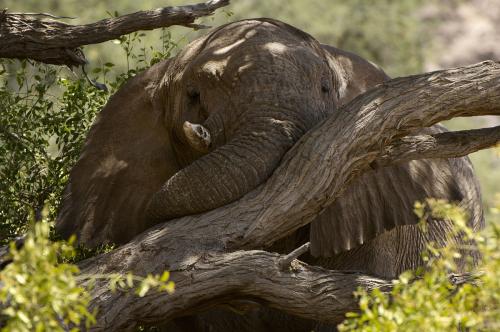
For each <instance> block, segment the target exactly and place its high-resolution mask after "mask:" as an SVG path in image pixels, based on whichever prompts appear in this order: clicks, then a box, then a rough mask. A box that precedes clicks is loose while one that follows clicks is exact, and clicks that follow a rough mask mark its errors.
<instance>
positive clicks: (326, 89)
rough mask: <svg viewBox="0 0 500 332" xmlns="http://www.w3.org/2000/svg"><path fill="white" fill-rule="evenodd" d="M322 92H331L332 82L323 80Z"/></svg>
mask: <svg viewBox="0 0 500 332" xmlns="http://www.w3.org/2000/svg"><path fill="white" fill-rule="evenodd" d="M321 92H324V93H328V92H330V84H328V82H326V81H325V80H323V82H321Z"/></svg>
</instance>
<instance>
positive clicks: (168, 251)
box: [80, 62, 500, 331]
mask: <svg viewBox="0 0 500 332" xmlns="http://www.w3.org/2000/svg"><path fill="white" fill-rule="evenodd" d="M475 115H500V64H498V63H494V62H484V63H480V64H476V65H473V66H469V67H463V68H458V69H452V70H445V71H439V72H433V73H428V74H423V75H418V76H413V77H407V78H398V79H394V80H391V81H388V82H386V83H384V84H383V85H381V86H378V87H377V88H375V89H373V90H371V91H368V92H367V93H365V94H363V95H361V96H359V97H358V98H356V99H355V100H353V101H352V102H350V103H349V104H348V105H346V106H345V107H343V108H342V109H340V110H339V111H338V112H336V113H335V115H333V116H332V117H330V118H329V119H326V120H325V121H324V122H323V123H321V124H320V125H318V126H317V127H315V128H314V129H313V130H311V131H310V132H308V133H307V134H306V135H304V137H302V139H301V140H300V141H299V142H298V143H297V144H296V145H295V146H294V148H292V149H291V150H290V151H289V152H288V153H287V154H286V155H285V157H284V158H283V160H282V162H281V164H280V166H279V167H278V168H277V169H276V170H275V172H274V173H273V175H272V176H271V178H270V179H269V180H268V181H267V182H266V183H265V184H263V185H261V186H260V187H258V188H257V189H256V190H254V191H253V192H251V193H249V194H248V195H246V196H244V197H243V198H242V199H240V200H239V201H237V202H234V203H232V204H229V205H227V206H223V207H221V208H219V209H216V210H213V211H210V212H207V213H204V214H201V215H195V216H187V217H183V218H179V219H176V220H172V221H169V222H166V223H163V224H159V225H157V226H155V227H153V228H151V229H150V230H148V231H146V232H144V233H143V234H141V235H139V236H137V237H136V238H135V239H133V240H132V241H131V242H130V243H128V244H126V245H123V246H121V247H119V248H117V249H116V250H114V251H112V252H110V253H108V254H104V255H100V256H97V257H94V258H91V259H88V260H86V261H84V262H82V263H81V264H80V268H81V271H82V273H83V274H84V275H92V274H95V273H99V274H101V273H116V272H125V271H133V272H134V273H136V274H140V275H145V274H147V273H160V272H161V271H163V270H169V271H171V276H172V279H173V281H175V282H176V284H177V290H176V293H174V295H172V296H167V295H165V294H151V295H148V296H146V297H144V298H137V297H135V296H133V295H130V294H127V293H112V292H111V291H110V290H109V288H108V287H107V285H106V284H100V283H98V284H97V285H96V286H95V288H94V290H93V293H92V294H93V300H92V306H93V307H94V308H98V309H99V315H98V317H97V320H98V323H97V325H96V326H95V327H94V329H95V330H105V331H112V330H114V331H117V330H126V329H132V328H133V327H134V326H135V325H136V324H137V323H139V322H149V323H152V322H160V321H164V320H168V319H172V318H174V317H176V316H178V315H180V314H181V313H182V314H186V313H191V312H195V311H197V310H200V309H201V308H205V307H209V306H211V305H215V304H218V303H224V302H227V301H230V299H232V298H237V297H240V298H250V299H258V300H261V301H263V302H265V303H266V304H268V305H270V306H273V307H275V308H279V309H282V310H284V311H287V312H290V313H293V314H296V315H299V316H303V317H307V318H314V319H321V320H324V321H325V320H326V321H333V320H335V318H338V315H340V314H341V313H343V312H345V311H347V310H349V309H352V308H354V307H355V306H356V304H355V300H354V298H353V297H352V296H351V294H352V291H353V290H355V288H356V287H357V286H362V287H366V288H371V287H388V286H389V284H390V281H388V280H381V279H377V278H374V277H371V276H364V275H360V274H358V273H352V272H347V271H336V272H334V271H327V270H324V269H321V268H317V267H310V266H307V265H305V264H303V263H300V262H298V261H296V260H294V261H292V262H291V268H290V269H289V270H286V271H283V270H282V268H283V261H287V260H289V257H288V258H287V257H280V256H279V255H275V254H271V253H266V252H262V251H255V250H254V249H261V248H263V247H265V246H267V245H269V244H271V243H272V242H274V241H276V240H278V239H280V238H282V237H284V236H285V235H287V234H289V233H291V232H293V231H295V230H297V229H298V228H299V227H301V226H303V225H306V224H307V223H309V222H311V221H312V220H313V219H314V218H315V217H316V216H317V214H318V213H320V212H321V210H322V209H323V208H324V207H325V206H327V205H328V204H330V203H331V202H333V201H334V199H335V198H336V197H338V196H339V194H340V193H341V192H342V190H343V188H345V187H346V186H347V185H348V184H349V182H350V181H351V180H352V179H354V178H355V177H356V176H359V175H360V174H361V173H362V172H363V171H365V170H366V169H368V168H369V167H370V165H371V164H373V162H374V161H376V160H377V159H379V158H381V160H384V156H386V155H387V153H386V147H387V146H391V145H394V144H396V142H398V141H400V139H401V138H402V137H404V136H406V135H408V134H410V133H411V132H412V131H414V130H416V129H418V128H422V127H427V126H431V125H433V124H435V123H437V122H439V121H442V120H447V119H450V118H453V117H457V116H475ZM495 132H496V130H495ZM457 135H458V134H457ZM482 136H483V135H479V138H478V139H481V137H482ZM470 139H471V140H475V138H470ZM445 142H446V144H440V145H439V148H438V149H436V153H438V152H439V153H445V154H446V156H447V157H452V156H454V153H457V155H462V153H464V151H463V149H459V148H457V147H456V146H454V145H453V140H451V141H445ZM445 145H447V146H448V147H450V149H452V150H453V151H455V152H452V153H449V152H448V150H447V149H445V148H444V146H445ZM457 145H460V142H457ZM481 147H484V145H481V144H476V145H473V144H471V146H469V148H468V149H467V152H472V151H473V150H474V149H476V148H477V149H480V148H481ZM395 151H398V150H395ZM398 153H399V152H393V153H392V154H391V157H390V158H389V159H390V160H398V158H399V159H400V158H403V157H404V158H406V159H407V158H408V154H406V151H404V150H402V151H401V152H400V155H399V154H398ZM424 157H425V158H427V156H426V155H425V153H423V154H418V153H416V154H413V155H412V158H424ZM385 160H387V158H386V159H385ZM245 249H246V250H252V251H241V250H245ZM231 251H233V252H231Z"/></svg>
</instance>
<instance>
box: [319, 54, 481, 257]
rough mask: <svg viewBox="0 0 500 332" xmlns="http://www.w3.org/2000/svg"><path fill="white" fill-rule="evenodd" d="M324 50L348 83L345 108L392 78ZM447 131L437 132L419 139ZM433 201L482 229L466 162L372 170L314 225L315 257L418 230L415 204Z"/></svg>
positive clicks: (422, 163) (437, 129)
mask: <svg viewBox="0 0 500 332" xmlns="http://www.w3.org/2000/svg"><path fill="white" fill-rule="evenodd" d="M323 47H324V49H325V50H326V51H327V52H329V53H330V61H331V65H332V68H333V71H334V72H336V73H340V75H342V78H343V79H342V81H343V84H342V87H343V90H342V89H341V91H340V92H339V96H340V98H339V99H340V103H341V104H345V103H347V102H349V101H350V100H351V99H353V98H354V97H356V96H357V95H358V94H359V93H363V92H364V91H366V90H368V89H370V88H371V87H373V86H375V85H376V84H379V83H381V82H383V81H384V80H386V79H387V78H388V76H387V75H385V73H384V72H383V71H381V70H380V69H378V68H377V67H375V66H374V65H372V64H370V63H369V62H367V61H366V60H363V59H362V58H360V57H358V56H356V55H353V54H350V53H348V52H343V51H340V50H337V49H335V48H333V47H330V46H323ZM442 131H445V129H444V128H443V127H441V126H433V127H431V128H427V129H425V130H423V131H422V132H420V133H421V134H432V133H437V132H442ZM428 197H431V198H441V199H446V200H448V201H455V202H461V203H462V204H463V205H464V207H465V208H466V209H467V210H468V211H469V212H470V213H471V223H472V226H473V227H477V226H479V225H480V224H481V223H482V211H481V207H480V203H479V202H480V201H481V199H480V191H479V186H478V183H477V180H476V179H475V177H474V174H473V171H472V165H471V163H470V161H469V160H468V159H467V158H457V159H447V160H445V159H432V160H414V161H410V162H406V163H400V164H396V165H392V166H389V167H385V168H381V169H377V170H370V171H368V172H366V173H365V174H363V175H362V176H360V177H359V178H357V179H355V180H354V181H353V182H352V183H350V184H349V185H348V187H347V188H346V190H345V191H344V192H343V193H342V194H341V196H339V197H338V198H337V199H336V200H335V201H334V202H333V203H332V205H330V206H328V207H327V208H326V209H325V210H324V211H323V212H322V214H321V215H319V216H318V218H317V219H315V220H314V221H313V222H312V223H311V226H310V241H311V253H312V255H313V256H322V257H331V256H334V255H335V254H338V253H340V252H343V251H346V250H350V249H352V248H355V247H357V246H359V245H361V244H363V243H365V242H366V241H368V240H370V239H373V238H375V237H376V236H378V235H380V234H381V233H383V232H385V231H388V230H390V229H392V228H394V227H397V226H402V225H408V224H416V223H417V222H418V218H417V216H416V215H415V214H414V212H413V207H414V204H415V202H416V201H423V200H424V199H426V198H428ZM408 241H411V239H408Z"/></svg>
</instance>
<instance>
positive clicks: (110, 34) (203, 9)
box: [0, 0, 229, 66]
mask: <svg viewBox="0 0 500 332" xmlns="http://www.w3.org/2000/svg"><path fill="white" fill-rule="evenodd" d="M228 4H229V0H211V1H207V2H205V3H198V4H195V5H187V6H179V7H164V8H158V9H154V10H147V11H139V12H136V13H132V14H127V15H123V16H119V17H114V18H108V19H104V20H101V21H98V22H94V23H90V24H84V25H70V24H66V23H63V22H58V21H54V20H50V21H48V20H45V21H41V20H39V19H37V18H34V17H33V16H40V15H43V16H49V17H53V16H51V15H48V14H19V13H8V12H7V11H6V10H4V11H3V12H0V45H2V46H1V47H0V58H17V59H33V60H36V61H40V62H45V63H50V64H57V65H68V66H79V65H82V64H85V63H86V60H85V57H84V56H83V53H82V51H81V50H80V49H79V47H80V46H83V45H89V44H97V43H102V42H104V41H107V40H112V39H116V38H118V37H120V36H122V35H125V34H129V33H132V32H135V31H139V30H153V29H157V28H164V27H169V26H172V25H182V26H186V27H191V28H197V29H199V28H205V26H202V25H198V24H195V23H194V22H195V20H196V19H197V18H199V17H203V16H208V15H211V14H213V13H214V11H215V10H216V9H218V8H221V7H224V6H227V5H228Z"/></svg>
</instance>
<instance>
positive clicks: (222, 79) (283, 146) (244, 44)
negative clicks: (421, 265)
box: [57, 19, 346, 246]
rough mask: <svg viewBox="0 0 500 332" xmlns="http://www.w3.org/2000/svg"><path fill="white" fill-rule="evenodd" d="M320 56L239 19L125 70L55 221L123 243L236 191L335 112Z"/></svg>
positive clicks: (90, 236)
mask: <svg viewBox="0 0 500 332" xmlns="http://www.w3.org/2000/svg"><path fill="white" fill-rule="evenodd" d="M327 53H328V52H326V51H325V50H324V49H323V48H322V46H321V45H320V44H319V43H318V42H317V41H316V40H315V39H314V38H312V37H311V36H309V35H308V34H306V33H304V32H302V31H300V30H297V29H295V28H293V27H291V26H289V25H286V24H284V23H281V22H278V21H274V20H269V19H258V20H245V21H240V22H235V23H230V24H228V25H225V26H222V27H220V28H218V29H216V30H214V31H212V32H211V33H210V34H208V35H207V36H205V37H202V38H200V39H198V40H195V41H194V42H192V43H191V44H189V45H188V46H187V47H186V48H185V49H184V50H183V51H182V52H180V53H179V54H178V55H177V56H176V57H174V58H172V59H169V60H166V61H164V62H162V63H160V64H157V65H155V66H153V67H152V68H150V69H148V70H146V71H145V72H143V73H142V74H140V75H138V76H137V77H134V78H133V79H131V80H130V81H129V82H128V83H127V84H125V86H123V87H122V88H121V89H120V90H119V91H118V92H117V93H116V94H115V95H114V96H113V97H112V98H111V99H110V101H109V102H108V104H107V105H106V106H105V108H104V109H103V111H102V112H101V113H100V114H99V116H98V118H97V119H96V121H95V123H94V125H93V127H92V128H91V130H90V132H89V135H88V138H87V142H86V144H85V146H84V149H83V152H82V154H81V157H80V159H79V160H78V162H77V163H76V165H75V167H74V168H73V170H72V172H71V174H70V180H69V185H68V186H67V189H66V193H65V196H64V199H63V203H62V208H61V211H60V215H59V218H58V221H57V228H58V229H59V231H60V232H61V233H62V235H63V236H68V235H70V234H73V233H75V234H76V235H77V236H78V238H79V241H80V242H83V243H85V244H87V245H90V246H92V245H95V244H98V243H103V242H115V243H123V242H126V241H128V240H130V239H131V238H132V237H133V236H134V235H136V234H138V233H140V232H141V231H143V230H145V229H146V228H147V227H149V226H151V225H152V224H154V223H156V222H158V221H159V220H167V219H169V218H173V217H177V216H182V215H188V214H194V213H200V212H203V211H207V210H210V209H213V208H217V207H219V206H222V205H224V204H227V203H229V202H231V201H234V200H236V199H238V198H240V197H242V196H243V195H245V194H246V193H248V192H249V191H251V190H252V189H254V188H255V187H256V186H258V185H259V184H260V183H262V182H264V181H265V180H266V179H267V178H268V177H269V176H270V175H271V173H272V172H273V170H274V169H275V168H276V167H277V165H278V163H279V161H280V159H281V158H282V156H283V155H284V154H285V152H286V151H287V150H288V149H289V148H290V147H291V146H292V145H293V144H294V143H295V142H296V141H297V140H298V139H299V138H300V137H301V136H302V135H303V134H304V133H305V132H306V131H307V130H309V129H310V128H311V127H312V126H314V125H315V124H317V123H318V122H319V121H321V120H322V119H324V118H325V117H326V116H327V115H328V114H330V113H332V112H333V111H334V110H335V109H336V107H337V104H338V101H339V99H340V98H341V92H342V87H343V86H344V87H345V85H346V83H345V82H343V77H342V75H340V74H339V73H338V72H337V70H336V68H338V66H337V67H336V65H335V63H332V61H334V59H333V58H332V57H328V56H327Z"/></svg>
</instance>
